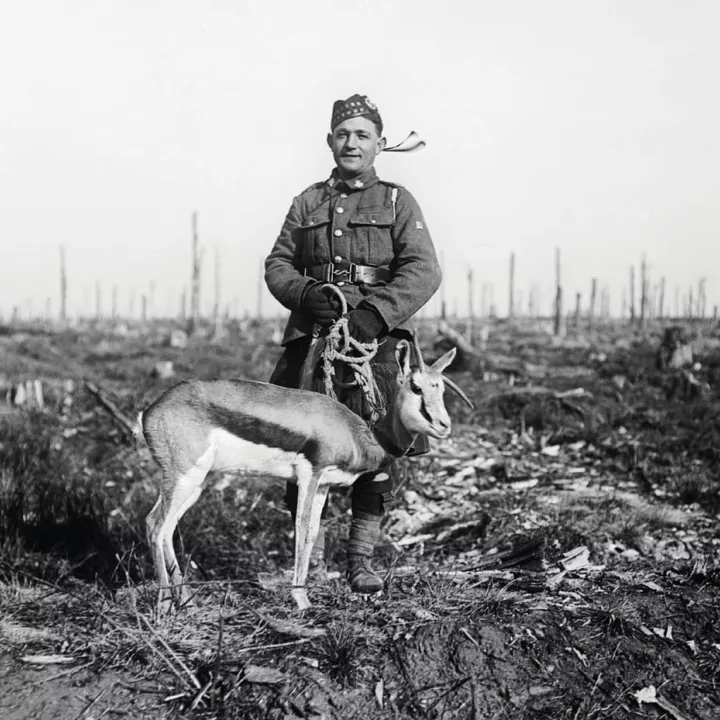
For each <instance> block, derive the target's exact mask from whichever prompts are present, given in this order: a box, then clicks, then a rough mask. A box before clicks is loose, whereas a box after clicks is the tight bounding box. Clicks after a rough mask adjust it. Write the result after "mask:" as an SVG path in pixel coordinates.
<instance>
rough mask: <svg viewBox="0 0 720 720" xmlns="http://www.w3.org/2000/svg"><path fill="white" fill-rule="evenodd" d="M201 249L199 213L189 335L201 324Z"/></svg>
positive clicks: (194, 239)
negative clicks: (199, 242) (199, 245)
mask: <svg viewBox="0 0 720 720" xmlns="http://www.w3.org/2000/svg"><path fill="white" fill-rule="evenodd" d="M201 263H202V260H201V257H200V248H199V247H198V232H197V212H194V213H193V214H192V259H191V273H190V321H189V323H188V334H189V335H192V334H193V333H194V332H195V331H196V330H197V327H198V324H199V322H200V267H201Z"/></svg>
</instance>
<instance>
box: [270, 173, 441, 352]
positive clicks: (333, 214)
mask: <svg viewBox="0 0 720 720" xmlns="http://www.w3.org/2000/svg"><path fill="white" fill-rule="evenodd" d="M330 262H335V263H356V264H358V265H369V266H373V267H382V268H386V269H389V271H390V280H389V282H381V283H377V284H373V285H351V284H344V285H342V286H341V290H342V292H343V294H344V295H345V298H346V299H347V302H348V305H349V306H350V307H351V308H355V307H357V306H358V304H359V303H360V302H361V301H363V300H364V303H363V304H364V305H370V306H372V308H373V309H374V310H376V311H377V312H378V314H379V315H380V316H381V317H382V318H383V320H384V321H385V324H386V325H387V326H388V329H389V330H390V331H392V330H394V329H396V328H400V329H408V328H409V326H408V320H409V319H410V318H411V317H412V316H413V315H414V314H415V313H416V312H417V311H418V310H419V309H420V308H421V307H422V306H423V305H424V304H425V303H426V302H427V301H428V300H429V299H430V298H431V297H432V295H433V294H434V293H435V291H436V290H437V289H438V287H439V286H440V281H441V279H442V275H441V271H440V265H439V263H438V260H437V255H436V253H435V248H434V246H433V243H432V239H431V238H430V234H429V232H428V230H427V227H426V224H425V220H424V218H423V216H422V212H421V211H420V207H419V206H418V204H417V202H416V201H415V198H413V196H412V195H411V194H410V193H409V192H408V191H407V190H406V189H405V188H403V187H401V186H399V185H396V184H393V183H388V182H385V181H382V180H380V179H378V177H377V175H376V174H375V170H374V169H371V170H370V171H369V172H368V173H366V174H365V175H363V176H361V177H360V178H357V179H355V180H351V181H348V184H346V183H345V182H344V181H343V180H340V179H339V178H338V177H337V175H336V173H335V171H333V174H332V176H331V177H330V178H329V179H328V180H326V181H324V182H319V183H316V184H314V185H312V186H310V187H309V188H308V189H307V190H305V191H304V192H303V193H301V194H300V195H298V196H297V197H296V198H294V199H293V202H292V205H291V206H290V210H289V212H288V214H287V217H286V218H285V222H284V223H283V226H282V230H281V231H280V236H279V237H278V239H277V240H276V242H275V245H274V247H273V249H272V251H271V253H270V255H268V257H267V259H266V260H265V281H266V283H267V286H268V288H269V290H270V292H271V293H272V294H273V296H274V297H275V298H276V299H277V300H278V302H280V303H281V304H282V305H283V306H284V307H286V308H288V309H289V310H290V311H291V315H290V320H289V321H288V324H287V327H286V329H285V336H284V338H283V345H287V343H289V342H292V341H293V340H296V339H298V338H301V337H304V336H305V335H309V334H310V333H312V329H313V318H312V317H311V316H309V315H308V314H307V313H304V312H302V310H301V306H302V300H303V296H304V294H305V292H306V291H307V289H308V288H309V287H310V286H312V285H314V284H316V283H317V282H318V281H317V280H315V279H313V278H311V277H307V276H306V275H305V270H306V269H309V268H311V267H314V266H317V265H323V264H324V263H330Z"/></svg>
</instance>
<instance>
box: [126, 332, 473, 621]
mask: <svg viewBox="0 0 720 720" xmlns="http://www.w3.org/2000/svg"><path fill="white" fill-rule="evenodd" d="M413 355H414V358H413ZM454 357H455V348H453V349H452V350H450V351H449V352H447V353H445V355H443V356H442V357H441V358H440V359H439V360H437V361H436V362H435V363H433V365H432V366H430V367H428V366H426V365H425V363H424V362H423V359H422V355H421V353H420V348H419V346H418V344H417V338H416V339H415V341H414V343H412V344H411V343H409V342H408V341H406V340H401V341H400V342H399V343H398V345H397V347H396V349H395V359H396V361H397V364H398V370H397V376H396V380H395V392H394V395H393V396H392V397H391V398H390V399H389V401H388V411H387V414H386V415H385V417H384V419H382V420H380V421H379V423H378V424H377V425H376V426H375V427H374V428H373V430H371V429H370V428H369V427H368V425H367V424H366V423H365V422H364V421H363V420H362V418H360V417H359V416H358V415H355V414H354V413H353V412H352V411H351V410H349V409H348V408H346V407H345V406H344V405H342V404H341V403H340V402H338V401H337V400H335V399H332V398H330V397H328V396H327V395H323V394H321V393H317V392H312V391H310V390H296V389H288V388H283V387H279V386H276V385H270V384H267V383H262V382H254V381H250V380H187V381H184V382H181V383H179V384H177V385H175V386H173V387H171V388H170V389H168V390H166V391H165V392H164V393H163V394H162V395H161V396H160V397H159V398H158V399H157V400H156V401H155V402H154V403H153V404H152V405H150V406H149V407H148V408H146V409H145V410H144V411H143V412H141V413H140V414H139V416H138V426H137V427H136V432H137V433H138V434H142V435H143V436H144V438H145V441H146V442H147V445H148V447H149V449H150V452H151V454H152V456H153V458H154V459H155V461H156V462H157V464H158V465H159V466H160V468H161V470H162V479H161V480H160V494H159V497H158V500H157V502H156V503H155V506H154V507H153V509H152V510H151V511H150V513H149V515H148V516H147V520H146V525H147V536H148V541H149V543H150V548H151V552H152V557H153V562H154V564H155V571H156V576H157V580H158V583H159V584H160V587H161V589H160V605H161V607H163V606H165V605H167V603H168V600H169V599H171V598H172V591H173V589H175V590H178V587H179V591H180V594H181V596H183V595H184V592H183V589H182V586H181V584H182V573H181V572H180V569H179V565H178V562H177V558H176V556H175V551H174V548H173V534H174V532H175V528H176V527H177V524H178V522H179V520H180V518H181V517H182V516H183V515H184V514H185V512H187V510H188V509H189V508H191V507H192V506H193V504H194V503H195V502H196V501H197V499H198V498H199V497H200V493H201V492H202V486H203V481H204V480H205V477H206V475H207V474H208V472H209V471H210V470H222V471H234V472H236V473H239V474H245V475H248V474H250V475H262V476H270V477H277V478H285V479H289V480H291V481H293V480H294V481H295V482H296V483H297V486H298V506H297V514H296V521H295V564H294V573H293V587H292V597H293V599H294V600H295V603H296V604H297V606H298V608H300V609H301V610H304V609H305V608H308V607H310V602H309V600H308V597H307V592H306V590H305V580H306V578H307V573H308V566H309V562H310V551H311V550H312V547H313V544H314V542H315V539H316V537H317V534H318V530H319V527H320V515H321V512H322V508H323V505H324V503H325V498H326V497H327V494H328V490H329V488H330V487H331V486H339V487H347V486H349V485H352V483H353V482H354V481H355V480H356V479H357V478H358V477H359V476H360V475H362V474H363V473H366V472H372V471H377V470H381V469H383V468H385V467H387V466H389V465H390V464H391V463H392V462H393V461H394V460H395V459H396V458H397V457H400V456H402V455H404V454H405V453H406V452H407V451H408V449H409V448H410V446H411V445H412V443H413V441H414V440H415V438H416V437H417V435H418V434H419V433H425V434H427V435H430V436H431V437H434V438H438V439H442V438H446V437H447V436H448V435H449V434H450V417H449V416H448V413H447V410H446V409H445V404H444V402H443V391H444V386H443V383H445V384H447V385H448V386H449V387H450V388H452V389H453V390H454V391H455V392H457V393H458V394H459V395H460V397H462V398H463V400H464V401H465V402H466V403H467V404H468V405H470V407H472V403H471V402H470V401H469V400H468V398H467V397H466V396H465V394H464V393H463V392H462V390H460V388H458V386H457V385H455V383H453V382H452V381H451V380H449V379H448V378H446V377H444V376H443V375H442V372H443V370H445V369H446V368H447V367H448V365H450V363H451V362H452V360H453V358H454ZM391 437H392V438H394V441H391V440H389V438H391ZM385 478H387V475H384V474H382V473H381V475H380V476H379V479H385ZM168 591H169V593H168ZM168 595H169V597H168Z"/></svg>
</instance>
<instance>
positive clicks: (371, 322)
mask: <svg viewBox="0 0 720 720" xmlns="http://www.w3.org/2000/svg"><path fill="white" fill-rule="evenodd" d="M384 329H385V321H384V320H383V319H382V318H381V317H380V316H379V315H378V314H377V313H376V312H375V311H374V310H370V308H364V307H359V308H358V309H357V310H353V311H352V312H351V313H350V314H349V315H348V332H349V333H350V335H351V337H354V338H355V339H356V340H357V341H358V342H361V343H368V342H372V341H373V340H375V339H376V338H377V337H378V335H380V333H381V332H382V331H383V330H384Z"/></svg>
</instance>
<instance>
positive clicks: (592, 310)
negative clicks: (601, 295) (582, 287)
mask: <svg viewBox="0 0 720 720" xmlns="http://www.w3.org/2000/svg"><path fill="white" fill-rule="evenodd" d="M596 300H597V278H593V279H592V284H591V286H590V309H589V310H588V330H592V329H593V325H594V323H595V301H596Z"/></svg>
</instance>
